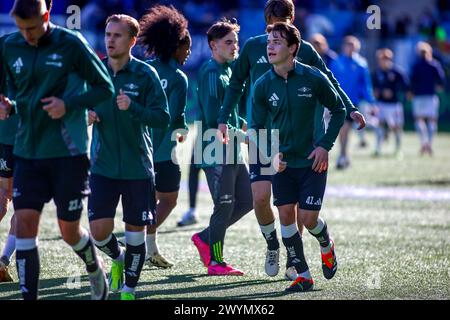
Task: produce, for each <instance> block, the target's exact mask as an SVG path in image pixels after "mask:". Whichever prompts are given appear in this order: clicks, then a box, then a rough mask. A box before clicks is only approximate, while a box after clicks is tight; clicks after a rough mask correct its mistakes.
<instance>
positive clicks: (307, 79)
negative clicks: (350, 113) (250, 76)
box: [251, 61, 346, 168]
mask: <svg viewBox="0 0 450 320" xmlns="http://www.w3.org/2000/svg"><path fill="white" fill-rule="evenodd" d="M321 105H324V106H326V107H327V108H328V109H329V110H330V112H331V120H330V123H329V125H328V129H327V132H326V133H325V135H323V136H322V138H321V139H320V140H319V141H315V139H314V128H315V123H314V114H315V112H316V109H317V108H321ZM345 115H346V111H345V108H344V106H343V105H342V103H341V101H340V98H339V96H338V94H337V92H336V90H335V89H334V87H333V85H332V84H331V82H330V81H329V80H328V78H327V76H326V75H325V74H323V73H322V72H321V71H320V70H318V69H317V68H314V67H310V66H307V65H304V64H302V63H299V62H297V61H295V67H294V69H293V70H292V71H290V72H289V74H288V78H287V79H284V78H282V77H280V76H279V75H277V74H276V73H275V71H274V70H273V69H271V70H269V71H268V72H266V73H265V74H264V75H263V76H262V77H261V78H260V79H258V81H257V82H256V83H255V87H254V94H253V108H252V119H253V120H252V125H251V127H252V129H255V130H258V129H262V128H264V127H265V125H266V122H267V119H269V121H270V126H271V128H272V129H278V130H279V139H280V152H282V153H283V161H286V162H287V167H290V168H306V167H308V166H311V165H312V163H313V160H308V159H307V158H308V156H309V155H310V153H311V152H312V151H313V150H314V149H315V148H316V147H317V146H321V147H323V148H324V149H326V150H328V151H329V150H331V148H332V147H333V145H334V142H335V140H336V137H337V136H338V134H339V130H340V128H341V127H342V125H343V124H344V119H345Z"/></svg>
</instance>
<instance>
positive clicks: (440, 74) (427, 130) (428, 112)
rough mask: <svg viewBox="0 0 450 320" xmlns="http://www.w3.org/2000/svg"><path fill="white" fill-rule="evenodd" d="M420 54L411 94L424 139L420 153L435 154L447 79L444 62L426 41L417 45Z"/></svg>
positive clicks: (414, 69) (415, 116)
mask: <svg viewBox="0 0 450 320" xmlns="http://www.w3.org/2000/svg"><path fill="white" fill-rule="evenodd" d="M416 53H417V56H418V59H417V61H416V62H415V63H414V65H413V67H412V70H411V96H412V97H413V99H412V108H413V116H414V121H415V126H416V131H417V134H418V135H419V139H420V145H421V147H420V154H425V153H428V154H429V155H432V154H433V149H432V146H431V145H432V141H433V136H434V134H435V133H436V131H437V120H438V115H439V97H438V96H437V92H438V91H442V90H443V86H444V83H445V76H444V70H443V69H442V66H441V64H440V63H439V62H438V61H436V60H434V59H433V49H432V48H431V46H430V45H429V44H428V43H426V42H422V41H421V42H419V43H418V44H417V47H416Z"/></svg>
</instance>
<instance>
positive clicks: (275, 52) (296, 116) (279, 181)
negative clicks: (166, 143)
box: [252, 22, 346, 291]
mask: <svg viewBox="0 0 450 320" xmlns="http://www.w3.org/2000/svg"><path fill="white" fill-rule="evenodd" d="M267 32H268V33H269V36H268V40H267V55H268V58H269V62H270V63H271V64H272V66H273V67H272V69H271V70H269V71H268V72H266V73H265V74H264V75H263V76H261V78H259V79H258V80H257V81H256V83H255V86H254V93H253V108H252V119H253V120H252V129H255V130H258V129H262V128H265V126H266V122H267V119H269V121H270V127H271V128H272V130H278V132H279V145H280V154H279V155H278V156H279V158H278V159H277V160H278V164H277V165H276V170H277V171H278V173H277V174H275V175H274V176H273V182H272V183H273V194H274V205H275V206H277V208H278V212H279V215H280V222H281V236H282V239H283V244H284V246H285V247H286V250H287V253H288V259H289V262H290V264H292V265H293V266H294V267H295V269H296V271H297V274H298V277H297V279H296V280H295V281H294V282H293V283H292V284H291V285H290V286H289V287H288V288H287V290H288V291H308V290H311V289H312V288H313V284H314V281H313V280H312V277H311V274H310V272H309V269H308V265H307V263H306V260H305V256H304V253H303V244H302V238H301V234H300V232H299V230H298V228H297V224H296V217H295V207H296V206H297V203H298V206H299V210H298V215H299V216H300V217H301V221H302V223H303V225H304V226H305V227H306V229H307V230H308V231H309V232H310V233H311V234H312V235H313V236H314V237H316V238H317V240H318V241H319V243H320V248H321V254H322V271H323V274H324V276H325V278H327V279H331V278H332V277H333V276H334V274H335V272H336V268H337V261H336V256H335V253H334V242H333V241H332V240H331V239H330V235H329V233H328V230H327V224H326V223H325V221H324V220H323V219H322V218H320V217H319V211H320V208H321V206H322V202H323V195H324V192H325V186H326V179H327V169H328V152H329V150H330V149H331V148H332V146H333V144H334V142H335V140H336V137H337V136H338V134H339V130H340V128H341V127H342V125H343V124H344V119H345V115H346V112H345V108H344V106H343V105H342V104H341V102H340V98H339V95H338V94H337V92H336V91H335V89H334V87H333V85H332V84H331V82H330V81H329V80H328V78H327V77H326V75H325V74H323V73H322V72H321V71H319V70H318V69H317V68H315V67H310V66H307V65H305V64H302V63H300V62H298V61H297V60H296V59H295V56H296V54H297V51H298V50H299V47H300V48H301V46H302V43H301V42H300V33H299V31H298V30H297V29H296V28H295V27H294V26H292V25H291V24H288V23H285V22H277V23H275V24H274V25H270V26H268V28H267ZM321 105H324V106H326V107H327V108H328V109H329V110H330V113H331V119H330V122H329V125H328V128H327V132H326V133H325V134H324V135H323V136H322V137H321V138H320V139H319V140H318V141H315V140H314V139H313V138H314V130H315V121H314V115H315V112H316V109H317V108H321V107H320V106H321Z"/></svg>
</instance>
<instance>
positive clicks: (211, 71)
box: [198, 59, 253, 262]
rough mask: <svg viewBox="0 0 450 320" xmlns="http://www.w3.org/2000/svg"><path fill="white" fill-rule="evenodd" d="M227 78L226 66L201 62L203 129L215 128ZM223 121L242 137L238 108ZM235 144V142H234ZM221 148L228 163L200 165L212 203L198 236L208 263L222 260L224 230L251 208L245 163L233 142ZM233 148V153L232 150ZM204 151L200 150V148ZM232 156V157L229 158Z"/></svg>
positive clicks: (200, 102) (248, 180)
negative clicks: (205, 244)
mask: <svg viewBox="0 0 450 320" xmlns="http://www.w3.org/2000/svg"><path fill="white" fill-rule="evenodd" d="M230 78H231V67H230V64H228V63H224V64H219V63H217V62H216V61H215V60H213V59H211V60H209V61H207V62H205V63H204V64H203V65H202V67H201V68H200V71H199V77H198V79H199V83H198V98H199V106H200V111H201V117H202V125H203V130H204V131H205V130H207V129H217V127H218V123H217V114H218V112H219V110H220V107H221V105H222V102H223V99H224V95H225V90H226V88H227V87H228V85H229V81H230ZM230 113H231V115H232V116H231V117H230V118H229V120H228V121H227V123H228V125H229V127H230V130H232V131H234V132H235V133H236V134H242V135H243V134H244V133H243V132H242V131H241V130H240V129H239V124H240V120H239V116H238V105H237V104H235V105H234V106H233V109H232V110H231V111H230ZM235 142H236V141H235ZM232 145H233V144H232V143H231V142H230V144H229V146H225V147H224V154H225V156H224V158H225V157H226V158H228V160H229V161H232V163H231V164H226V163H228V162H226V160H224V161H223V164H217V163H210V164H208V163H205V162H204V163H203V164H202V167H203V169H204V171H205V174H206V177H207V181H208V186H209V189H210V192H211V195H212V197H213V201H214V211H213V214H212V216H211V220H210V224H209V227H208V228H206V229H205V230H203V231H202V232H201V233H200V237H201V238H202V240H203V241H206V242H208V234H209V243H210V254H211V260H214V261H216V262H222V261H223V242H224V238H225V232H226V229H227V228H228V227H229V226H230V225H232V224H233V223H235V222H236V221H238V220H239V219H241V218H242V217H243V216H244V215H245V214H246V213H248V212H249V211H250V210H251V209H252V208H253V201H252V192H251V187H250V179H249V176H248V171H247V168H246V166H245V164H238V162H237V161H238V160H239V161H241V160H243V159H242V154H241V148H240V146H239V145H237V143H235V144H234V145H235V147H234V148H232ZM232 149H233V150H232ZM202 150H204V149H202ZM230 155H232V156H230Z"/></svg>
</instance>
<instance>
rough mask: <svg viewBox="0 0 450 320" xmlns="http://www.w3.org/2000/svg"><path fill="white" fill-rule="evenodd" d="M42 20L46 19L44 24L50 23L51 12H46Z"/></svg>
mask: <svg viewBox="0 0 450 320" xmlns="http://www.w3.org/2000/svg"><path fill="white" fill-rule="evenodd" d="M42 18H43V19H44V22H48V21H49V20H50V12H49V11H45V13H44V15H43V16H42Z"/></svg>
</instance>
